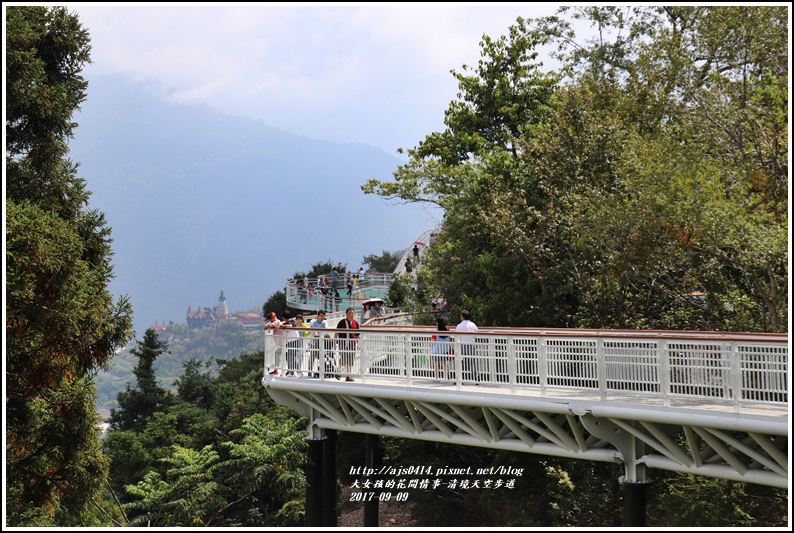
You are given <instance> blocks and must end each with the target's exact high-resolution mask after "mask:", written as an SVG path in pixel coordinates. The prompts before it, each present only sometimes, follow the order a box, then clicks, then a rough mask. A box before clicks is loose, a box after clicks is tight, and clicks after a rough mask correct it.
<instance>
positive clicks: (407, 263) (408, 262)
mask: <svg viewBox="0 0 794 533" xmlns="http://www.w3.org/2000/svg"><path fill="white" fill-rule="evenodd" d="M405 271H406V272H407V273H409V274H410V273H411V272H413V271H414V267H413V266H411V260H410V259H406V260H405Z"/></svg>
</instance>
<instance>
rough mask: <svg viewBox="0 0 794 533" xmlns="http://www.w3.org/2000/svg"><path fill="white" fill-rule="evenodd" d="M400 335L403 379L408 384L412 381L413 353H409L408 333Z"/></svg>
mask: <svg viewBox="0 0 794 533" xmlns="http://www.w3.org/2000/svg"><path fill="white" fill-rule="evenodd" d="M402 337H403V361H404V363H405V364H404V365H403V368H404V372H405V379H406V381H407V382H408V384H409V385H410V384H411V381H412V379H411V378H412V377H413V374H414V360H413V354H412V353H411V348H412V346H411V344H412V341H411V338H410V336H409V334H408V333H403V336H402Z"/></svg>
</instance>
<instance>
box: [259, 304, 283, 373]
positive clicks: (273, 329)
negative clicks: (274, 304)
mask: <svg viewBox="0 0 794 533" xmlns="http://www.w3.org/2000/svg"><path fill="white" fill-rule="evenodd" d="M266 318H267V322H265V326H264V328H262V329H264V330H265V335H277V336H278V337H277V338H276V337H274V339H273V340H275V341H276V351H275V358H274V361H273V369H272V370H271V371H270V372H268V374H270V375H271V376H277V375H278V368H279V366H281V352H283V351H284V345H283V341H282V340H281V339H282V337H281V330H280V329H279V328H280V326H281V320H279V319H278V317H277V316H276V312H275V311H270V312H269V313H268V314H267V315H266Z"/></svg>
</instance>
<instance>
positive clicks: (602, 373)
mask: <svg viewBox="0 0 794 533" xmlns="http://www.w3.org/2000/svg"><path fill="white" fill-rule="evenodd" d="M596 378H597V379H598V393H599V396H600V398H601V401H605V400H606V399H607V361H606V354H605V353H604V339H602V338H600V337H599V338H597V339H596Z"/></svg>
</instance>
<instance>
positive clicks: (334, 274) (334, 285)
mask: <svg viewBox="0 0 794 533" xmlns="http://www.w3.org/2000/svg"><path fill="white" fill-rule="evenodd" d="M338 288H339V271H338V270H337V269H336V267H334V268H332V269H331V292H336V289H338Z"/></svg>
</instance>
